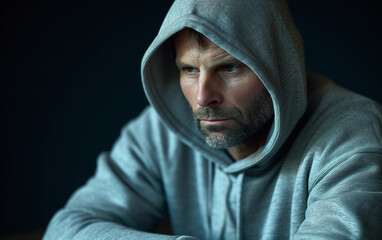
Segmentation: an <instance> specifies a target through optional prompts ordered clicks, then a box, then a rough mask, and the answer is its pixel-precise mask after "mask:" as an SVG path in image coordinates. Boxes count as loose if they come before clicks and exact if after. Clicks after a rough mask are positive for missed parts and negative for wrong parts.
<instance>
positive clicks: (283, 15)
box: [141, 0, 307, 173]
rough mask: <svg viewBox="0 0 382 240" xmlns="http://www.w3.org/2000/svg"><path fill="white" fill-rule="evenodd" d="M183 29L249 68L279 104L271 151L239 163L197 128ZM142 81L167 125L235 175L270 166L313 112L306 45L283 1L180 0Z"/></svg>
mask: <svg viewBox="0 0 382 240" xmlns="http://www.w3.org/2000/svg"><path fill="white" fill-rule="evenodd" d="M184 28H191V29H194V30H196V31H198V32H200V33H201V34H203V35H204V36H206V37H207V38H208V39H210V40H211V41H212V42H214V43H215V44H216V45H218V46H219V47H220V48H222V49H224V50H225V51H226V52H228V53H229V54H231V55H232V56H234V57H235V58H237V59H238V60H240V61H241V62H243V63H244V64H246V65H247V66H249V67H250V68H251V69H252V70H253V71H254V72H255V73H256V74H257V76H258V77H259V78H260V80H261V81H262V82H263V84H264V86H265V87H266V89H267V90H268V91H269V93H270V95H271V97H272V100H273V107H274V122H273V126H272V128H271V130H270V133H269V135H268V139H267V141H266V144H265V145H264V146H263V147H262V148H260V149H259V150H258V151H257V152H256V153H254V154H252V155H251V156H249V157H247V158H245V159H242V160H240V161H237V162H232V160H230V158H229V157H228V156H227V154H226V153H225V151H223V150H217V149H213V148H210V147H209V146H208V145H207V144H206V143H205V141H204V137H203V136H202V134H201V133H200V132H199V130H198V129H197V127H196V126H195V124H194V121H193V118H192V114H191V111H190V107H189V104H188V102H187V100H186V99H185V97H184V96H183V93H182V91H181V88H180V82H179V71H178V69H177V68H176V65H175V51H174V46H173V42H172V40H171V36H173V35H174V34H175V33H177V32H178V31H180V30H182V29H184ZM141 74H142V81H143V86H144V90H145V93H146V95H147V98H148V100H149V102H150V104H151V105H152V106H153V107H154V108H155V110H156V111H157V113H158V115H159V116H160V118H161V119H162V121H163V122H164V124H165V125H167V127H169V128H170V129H171V130H172V131H173V132H174V133H175V134H177V135H178V136H179V137H180V138H181V139H182V141H184V142H185V143H186V144H188V145H190V146H191V147H192V148H194V149H195V150H197V151H201V152H202V153H203V154H205V156H206V157H207V158H210V159H211V160H212V161H215V162H216V163H217V164H219V165H220V166H221V167H222V169H224V171H226V172H230V173H234V172H239V171H243V170H245V169H247V168H250V167H253V166H258V167H259V166H260V167H261V166H262V165H263V166H265V165H267V163H268V162H269V161H270V160H271V159H272V157H273V156H274V155H275V154H276V152H277V151H278V150H279V149H280V148H281V146H282V145H283V144H284V143H285V141H286V139H287V138H288V136H289V135H290V133H291V131H292V130H293V128H294V127H295V126H296V124H297V122H298V121H299V119H300V118H301V116H302V115H303V113H304V112H305V109H306V105H307V96H306V95H307V94H306V73H305V63H304V55H303V46H302V41H301V38H300V35H299V33H298V31H297V30H296V28H295V26H294V24H293V22H292V19H291V16H290V13H289V10H288V7H287V4H286V2H285V1H282V0H235V1H232V0H208V1H206V0H178V1H175V2H174V3H173V5H172V6H171V8H170V10H169V12H168V14H167V15H166V18H165V19H164V22H163V24H162V26H161V28H160V30H159V33H158V35H157V37H156V38H155V39H154V41H153V42H152V44H151V45H150V46H149V48H148V50H147V51H146V53H145V55H144V57H143V60H142V66H141Z"/></svg>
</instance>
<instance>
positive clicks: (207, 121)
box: [200, 118, 232, 125]
mask: <svg viewBox="0 0 382 240" xmlns="http://www.w3.org/2000/svg"><path fill="white" fill-rule="evenodd" d="M230 120H232V118H219V119H217V118H213V119H207V118H202V119H200V122H201V123H203V124H204V125H221V124H225V123H226V122H227V121H230Z"/></svg>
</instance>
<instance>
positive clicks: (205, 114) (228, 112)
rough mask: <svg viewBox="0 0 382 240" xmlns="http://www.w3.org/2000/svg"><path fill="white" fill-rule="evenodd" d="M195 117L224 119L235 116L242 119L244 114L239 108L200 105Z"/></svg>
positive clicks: (194, 113)
mask: <svg viewBox="0 0 382 240" xmlns="http://www.w3.org/2000/svg"><path fill="white" fill-rule="evenodd" d="M193 115H194V119H195V120H196V119H214V118H215V119H224V118H235V119H242V118H243V117H242V114H241V112H240V111H239V109H237V108H229V109H219V108H208V107H200V108H198V109H197V110H196V111H194V112H193Z"/></svg>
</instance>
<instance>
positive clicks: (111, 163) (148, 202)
mask: <svg viewBox="0 0 382 240" xmlns="http://www.w3.org/2000/svg"><path fill="white" fill-rule="evenodd" d="M146 113H147V112H146ZM145 115H146V116H147V115H148V114H145ZM144 124H145V122H144V121H135V122H133V123H132V124H129V125H128V126H127V127H126V128H124V130H123V131H122V134H121V137H120V138H119V139H118V141H117V142H116V144H115V145H114V147H113V150H112V152H111V154H107V153H105V154H101V155H100V156H99V158H98V163H97V170H96V174H95V176H94V177H93V178H91V179H90V180H89V181H88V183H87V184H86V185H85V186H83V187H82V188H80V189H79V190H78V191H77V192H76V193H74V195H73V196H72V197H71V199H70V200H69V202H68V203H67V205H66V206H65V207H64V208H63V209H62V210H60V211H59V212H58V213H57V214H56V215H55V216H54V218H53V219H52V220H51V222H50V224H49V226H48V229H47V231H46V233H45V236H44V238H43V239H44V240H53V239H54V240H60V239H65V240H69V239H81V240H85V239H92V240H95V239H100V240H101V239H113V240H117V239H184V240H186V239H190V240H191V239H193V240H195V238H192V237H187V236H178V237H177V236H166V235H159V234H154V233H148V232H150V231H154V229H155V227H156V225H157V223H158V222H159V221H160V220H161V219H164V218H166V217H167V210H166V203H165V197H164V193H163V186H162V182H161V176H160V170H159V169H156V167H155V164H153V163H152V162H150V161H151V160H152V158H153V157H154V156H153V154H154V153H152V151H150V149H149V147H148V146H147V144H148V143H146V142H142V141H141V139H140V137H139V134H144V132H145V131H146V130H145V129H146V128H145V127H144ZM140 130H142V131H140Z"/></svg>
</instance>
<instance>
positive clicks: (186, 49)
mask: <svg viewBox="0 0 382 240" xmlns="http://www.w3.org/2000/svg"><path fill="white" fill-rule="evenodd" d="M174 46H175V52H176V57H177V59H178V58H180V57H200V56H203V55H210V56H212V57H217V56H221V55H229V54H228V53H227V52H226V51H225V50H223V49H222V48H220V47H219V46H218V45H216V44H215V43H213V42H212V41H211V40H209V39H208V38H207V37H205V36H204V35H203V34H201V33H199V32H197V31H195V30H192V29H189V28H186V29H183V30H181V31H179V32H178V33H176V34H175V35H174Z"/></svg>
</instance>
